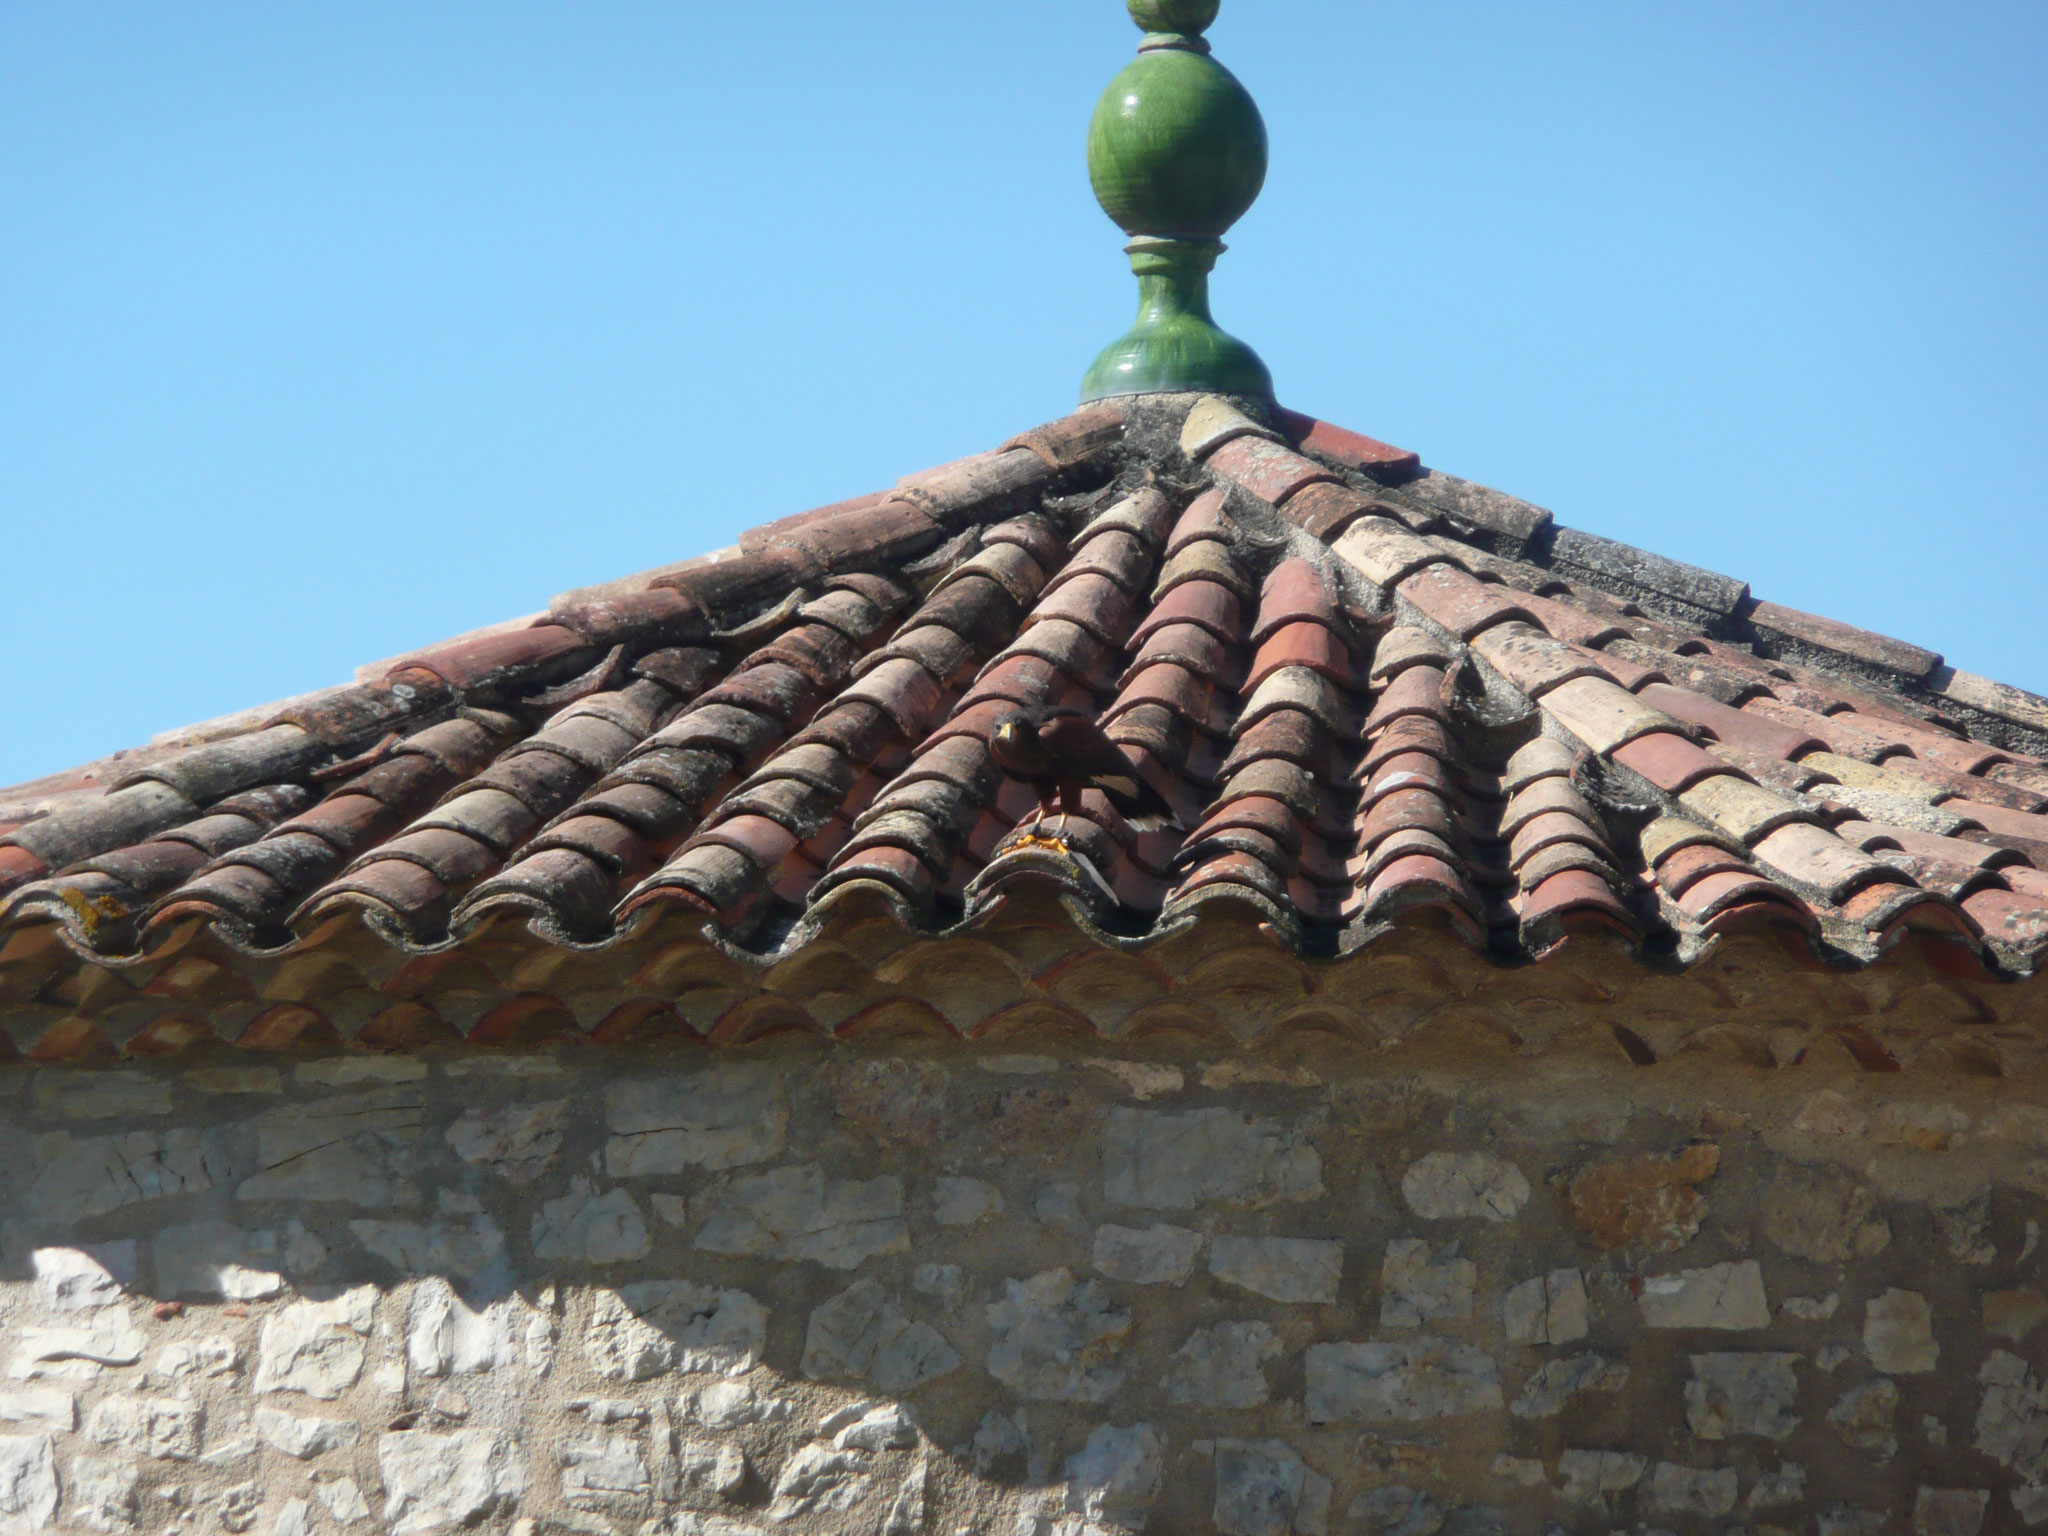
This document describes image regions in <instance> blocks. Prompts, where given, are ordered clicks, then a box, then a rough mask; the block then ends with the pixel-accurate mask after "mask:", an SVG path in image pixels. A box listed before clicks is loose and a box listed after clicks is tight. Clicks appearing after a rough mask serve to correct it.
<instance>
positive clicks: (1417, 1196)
mask: <svg viewBox="0 0 2048 1536" xmlns="http://www.w3.org/2000/svg"><path fill="white" fill-rule="evenodd" d="M1529 1193H1530V1191H1529V1181H1528V1179H1526V1178H1525V1177H1523V1175H1522V1170H1521V1169H1519V1168H1517V1167H1516V1166H1515V1165H1514V1164H1513V1163H1509V1162H1503V1161H1502V1160H1501V1159H1500V1158H1497V1157H1493V1156H1490V1155H1488V1154H1487V1153H1484V1152H1432V1153H1430V1154H1429V1155H1428V1156H1427V1157H1422V1158H1418V1159H1416V1161H1415V1162H1413V1163H1411V1164H1409V1165H1408V1171H1407V1172H1406V1173H1404V1174H1402V1175H1401V1198H1402V1199H1404V1200H1406V1201H1407V1202H1408V1209H1409V1210H1411V1211H1413V1212H1414V1213H1415V1214H1416V1215H1418V1216H1420V1217H1422V1218H1423V1219H1424V1220H1426V1221H1458V1220H1479V1221H1513V1220H1514V1219H1515V1218H1516V1217H1517V1216H1519V1215H1521V1213H1522V1207H1523V1206H1525V1205H1527V1204H1528V1203H1529Z"/></svg>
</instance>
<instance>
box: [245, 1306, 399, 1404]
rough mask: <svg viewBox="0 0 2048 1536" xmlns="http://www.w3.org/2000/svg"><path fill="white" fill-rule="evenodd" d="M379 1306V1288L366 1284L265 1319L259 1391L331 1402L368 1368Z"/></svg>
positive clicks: (259, 1346)
mask: <svg viewBox="0 0 2048 1536" xmlns="http://www.w3.org/2000/svg"><path fill="white" fill-rule="evenodd" d="M376 1309H377V1288H376V1287H375V1286H374V1285H360V1286H357V1287H356V1288H355V1289H354V1290H351V1291H345V1292H343V1293H342V1294H341V1295H339V1296H337V1297H335V1298H334V1299H333V1300H332V1301H295V1302H293V1303H292V1304H291V1305H290V1306H288V1307H286V1308H284V1309H283V1310H282V1311H280V1312H275V1313H272V1314H271V1315H270V1316H269V1317H267V1318H265V1319H264V1320H263V1331H262V1333H261V1335H260V1336H259V1338H258V1342H257V1350H256V1390H257V1391H258V1392H259V1393H261V1392H302V1393H304V1394H305V1395H306V1396H308V1397H317V1398H321V1399H324V1400H327V1401H332V1400H333V1399H334V1398H337V1397H339V1396H341V1394H342V1393H344V1392H346V1391H347V1390H348V1389H349V1388H350V1387H352V1386H354V1385H355V1384H356V1379H357V1378H358V1377H360V1376H361V1375H362V1373H363V1360H364V1357H365V1356H366V1354H367V1353H368V1348H369V1336H370V1328H371V1325H372V1323H373V1322H374V1321H375V1317H376Z"/></svg>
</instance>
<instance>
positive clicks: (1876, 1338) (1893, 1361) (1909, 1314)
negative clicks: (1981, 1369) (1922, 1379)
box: [1863, 1287, 1941, 1376]
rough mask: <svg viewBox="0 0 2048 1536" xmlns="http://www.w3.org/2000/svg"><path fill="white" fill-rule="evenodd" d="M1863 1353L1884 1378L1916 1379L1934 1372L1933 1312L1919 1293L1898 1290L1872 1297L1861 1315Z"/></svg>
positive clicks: (1937, 1355) (1936, 1349) (1936, 1355)
mask: <svg viewBox="0 0 2048 1536" xmlns="http://www.w3.org/2000/svg"><path fill="white" fill-rule="evenodd" d="M1863 1352H1864V1353H1865V1354H1867V1355H1868V1356H1870V1363H1871V1364H1872V1365H1874V1366H1876V1367H1877V1368H1878V1369H1879V1370H1880V1371H1883V1372H1884V1373H1885V1374H1886V1375H1887V1376H1919V1375H1924V1374H1926V1373H1927V1372H1929V1371H1931V1370H1933V1369H1934V1366H1935V1362H1936V1361H1937V1360H1939V1359H1940V1358H1941V1346H1940V1345H1938V1344H1936V1343H1935V1342H1934V1313H1933V1310H1932V1309H1931V1308H1930V1307H1929V1306H1928V1305H1927V1298H1926V1297H1924V1296H1922V1295H1921V1294H1920V1293H1919V1292H1918V1291H1902V1290H1899V1289H1898V1288H1897V1287H1893V1288H1892V1289H1890V1290H1888V1291H1886V1292H1885V1293H1884V1294H1883V1295H1882V1296H1878V1297H1874V1298H1873V1299H1872V1300H1871V1301H1870V1302H1868V1303H1867V1304H1866V1305H1865V1308H1864V1312H1863Z"/></svg>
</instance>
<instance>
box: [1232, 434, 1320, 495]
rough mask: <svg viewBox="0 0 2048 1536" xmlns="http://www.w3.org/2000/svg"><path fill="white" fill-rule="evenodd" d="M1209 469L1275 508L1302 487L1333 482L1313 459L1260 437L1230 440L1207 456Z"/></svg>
mask: <svg viewBox="0 0 2048 1536" xmlns="http://www.w3.org/2000/svg"><path fill="white" fill-rule="evenodd" d="M1209 467H1210V468H1211V469H1213V470H1215V471H1217V472H1218V473H1220V474H1224V475H1228V476H1229V477H1230V478H1231V479H1232V480H1235V481H1236V482H1237V483H1238V484H1239V485H1241V486H1243V487H1244V488H1245V489H1246V490H1247V491H1249V492H1251V493H1252V495H1254V496H1256V497H1258V498H1259V499H1260V500H1261V501H1267V502H1271V503H1272V504H1273V505H1274V506H1276V507H1279V506H1284V505H1285V504H1286V502H1287V498H1288V497H1290V496H1292V495H1293V494H1294V493H1295V492H1296V491H1299V490H1301V489H1302V488H1303V487H1304V486H1309V485H1314V484H1315V483H1316V482H1318V481H1325V480H1327V481H1334V480H1336V479H1337V476H1335V475H1333V474H1332V473H1330V471H1329V470H1327V469H1325V468H1323V466H1322V465H1320V464H1318V463H1316V462H1315V461H1314V460H1313V459H1305V458H1303V457H1302V456H1301V455H1300V454H1298V453H1296V452H1295V451H1294V450H1293V449H1291V448H1283V447H1282V446H1281V445H1280V444H1278V443H1273V442H1268V441H1267V440H1266V439H1264V438H1262V437H1239V438H1233V439H1232V440H1231V441H1229V442H1227V443H1225V444H1224V445H1223V446H1222V447H1221V448H1218V449H1217V450H1216V451H1215V452H1214V453H1212V454H1210V455H1209Z"/></svg>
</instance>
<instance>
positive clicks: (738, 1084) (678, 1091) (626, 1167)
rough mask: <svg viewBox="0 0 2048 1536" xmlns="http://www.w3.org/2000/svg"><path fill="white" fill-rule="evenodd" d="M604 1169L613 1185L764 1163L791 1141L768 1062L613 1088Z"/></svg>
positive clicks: (776, 1077) (777, 1085) (777, 1081)
mask: <svg viewBox="0 0 2048 1536" xmlns="http://www.w3.org/2000/svg"><path fill="white" fill-rule="evenodd" d="M605 1124H606V1126H607V1127H608V1128H609V1129H610V1130H611V1131H612V1133H613V1134H612V1137H611V1140H610V1141H608V1142H607V1143H606V1144H605V1167H606V1168H607V1169H608V1170H609V1171H610V1173H611V1175H612V1177H613V1178H615V1179H625V1178H645V1177H648V1176H651V1175H655V1174H666V1173H681V1172H683V1171H684V1170H685V1169H690V1168H702V1169H705V1170H708V1171H712V1172H715V1171H717V1170H718V1169H721V1168H739V1167H744V1166H745V1165H747V1164H749V1163H764V1162H766V1161H768V1159H770V1158H771V1157H775V1156H777V1155H778V1154H779V1153H780V1152H781V1151H782V1149H783V1146H784V1145H785V1144H786V1142H787V1140H788V1132H789V1105H788V1103H787V1102H786V1101H785V1099H784V1097H783V1089H782V1082H781V1074H780V1073H779V1072H778V1071H777V1070H776V1069H774V1068H772V1067H770V1066H768V1065H766V1064H765V1063H758V1062H748V1063H734V1064H730V1065H720V1066H717V1067H713V1068H710V1069H709V1070H707V1071H703V1072H698V1073H694V1074H692V1075H691V1076H688V1077H670V1078H656V1079H652V1080H649V1081H637V1080H629V1081H625V1082H619V1083H614V1084H613V1085H612V1087H611V1088H610V1089H609V1090H608V1091H607V1092H606V1094H605Z"/></svg>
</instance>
